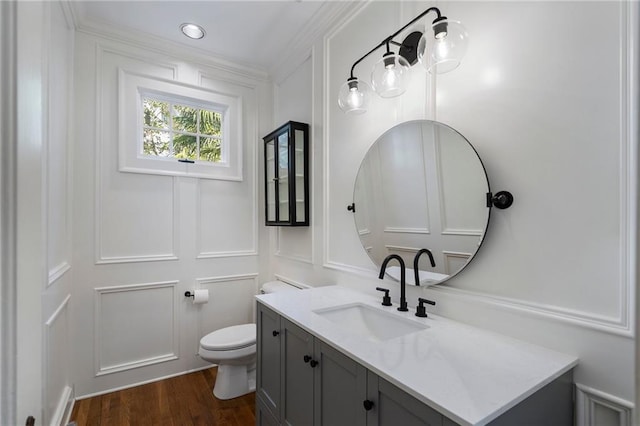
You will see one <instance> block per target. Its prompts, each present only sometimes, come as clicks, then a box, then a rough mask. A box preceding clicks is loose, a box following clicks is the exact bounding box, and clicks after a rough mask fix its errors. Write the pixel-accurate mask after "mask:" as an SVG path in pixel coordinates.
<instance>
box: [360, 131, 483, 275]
mask: <svg viewBox="0 0 640 426" xmlns="http://www.w3.org/2000/svg"><path fill="white" fill-rule="evenodd" d="M489 192H490V190H489V181H488V179H487V174H486V172H485V169H484V166H483V165H482V161H481V160H480V157H479V156H478V153H477V152H476V150H475V149H474V148H473V146H471V144H470V143H469V141H467V139H465V137H464V136H462V135H461V134H460V133H458V132H457V131H455V130H454V129H452V128H451V127H449V126H447V125H445V124H442V123H438V122H436V121H429V120H420V121H410V122H406V123H402V124H399V125H397V126H395V127H393V128H391V129H390V130H388V131H387V132H386V133H384V134H383V135H382V136H380V138H379V139H378V140H377V141H376V142H375V143H374V144H373V145H372V146H371V148H370V149H369V151H368V152H367V154H366V155H365V157H364V159H363V160H362V164H361V165H360V170H359V171H358V176H357V177H356V183H355V190H354V195H353V200H354V206H352V207H353V209H354V210H355V211H354V218H355V224H356V229H357V231H358V235H359V237H360V241H361V242H362V246H363V247H364V249H365V250H366V251H367V253H368V254H369V257H370V258H371V259H372V260H373V262H374V263H375V264H376V265H377V266H378V267H380V265H381V264H382V262H383V261H384V259H385V257H387V256H388V255H390V254H397V255H399V256H400V257H402V259H403V260H404V262H405V265H406V268H407V270H406V283H407V284H412V285H413V284H416V283H415V281H416V280H415V278H414V277H415V270H414V260H415V258H416V255H417V254H418V253H420V254H421V255H420V256H418V268H417V270H418V273H419V278H418V281H419V282H418V285H423V286H424V285H432V284H439V283H443V282H444V281H446V280H447V279H449V278H450V277H452V276H454V275H455V274H457V273H458V272H460V271H461V270H462V269H463V268H464V267H465V266H466V265H467V264H468V263H469V262H470V261H471V259H472V258H473V256H474V255H475V254H476V252H477V251H478V249H479V248H480V244H481V243H482V240H483V238H484V234H485V231H486V229H487V225H488V224H489V213H490V211H491V208H490V207H487V193H489ZM422 249H427V251H425V250H422ZM429 254H431V255H432V256H429ZM432 260H433V261H432ZM432 265H433V266H432ZM386 271H387V275H388V276H391V277H392V278H395V279H397V280H399V278H400V267H399V266H397V264H395V263H392V264H390V265H389V266H388V267H387V270H386Z"/></svg>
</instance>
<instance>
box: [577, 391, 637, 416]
mask: <svg viewBox="0 0 640 426" xmlns="http://www.w3.org/2000/svg"><path fill="white" fill-rule="evenodd" d="M632 410H633V404H632V403H630V402H628V401H625V400H623V399H620V398H618V397H615V396H613V395H610V394H608V393H606V392H602V391H599V390H597V389H593V388H591V387H589V386H584V385H582V384H580V383H576V425H577V426H631V425H632V420H633V417H632Z"/></svg>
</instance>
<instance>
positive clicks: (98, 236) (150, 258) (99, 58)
mask: <svg viewBox="0 0 640 426" xmlns="http://www.w3.org/2000/svg"><path fill="white" fill-rule="evenodd" d="M95 49H96V50H95V52H96V53H95V55H96V56H95V74H96V89H95V90H96V92H95V93H96V104H95V108H96V115H95V123H96V126H95V127H96V128H95V131H96V134H95V140H96V149H95V156H94V159H93V161H94V170H95V201H94V203H95V212H94V232H95V249H94V250H95V264H96V265H100V264H113V263H137V262H157V261H166V260H177V259H178V254H177V248H176V242H177V240H178V223H179V217H178V212H179V210H178V207H179V205H178V200H179V194H178V185H177V182H176V179H175V178H174V179H173V200H172V204H173V221H172V227H173V229H172V230H171V232H172V244H171V246H172V250H171V253H164V254H159V255H129V256H105V255H103V254H102V195H103V194H102V176H101V174H102V162H101V159H102V158H104V150H103V146H104V140H103V139H104V131H105V130H104V126H105V124H104V120H103V118H102V114H103V98H102V84H103V78H102V75H103V57H104V55H105V54H107V53H111V54H115V55H118V56H122V57H125V58H130V59H135V60H138V61H142V62H144V61H145V58H144V57H136V56H133V55H131V53H127V52H122V51H120V50H118V49H115V48H113V47H108V46H104V45H103V44H101V43H100V42H96V44H95ZM148 63H149V64H152V65H155V66H163V67H165V68H169V69H170V70H171V71H172V72H173V78H174V79H175V78H177V66H176V65H175V64H158V63H156V62H148ZM114 89H116V90H117V88H114ZM109 124H112V123H109ZM116 133H117V132H116Z"/></svg>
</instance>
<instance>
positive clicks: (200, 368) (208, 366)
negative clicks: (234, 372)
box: [76, 364, 216, 400]
mask: <svg viewBox="0 0 640 426" xmlns="http://www.w3.org/2000/svg"><path fill="white" fill-rule="evenodd" d="M215 366H216V364H209V365H205V366H204V367H198V368H194V369H191V370H187V371H181V372H180V373H175V374H169V375H166V376H162V377H156V378H153V379H150V380H144V381H142V382H136V383H131V384H129V385H124V386H118V387H116V388H112V389H106V390H103V391H99V392H94V393H89V394H86V395H82V396H79V397H77V398H76V400H81V399H87V398H93V397H94V396H100V395H105V394H108V393H111V392H117V391H121V390H125V389H130V388H135V387H136V386H142V385H146V384H149V383H153V382H159V381H160V380H164V379H170V378H172V377H177V376H182V375H184V374H189V373H195V372H196V371H201V370H206V369H209V368H211V367H215Z"/></svg>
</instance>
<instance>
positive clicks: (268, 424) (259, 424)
mask: <svg viewBox="0 0 640 426" xmlns="http://www.w3.org/2000/svg"><path fill="white" fill-rule="evenodd" d="M278 425H279V423H278V421H277V420H276V418H275V416H274V415H273V414H272V413H271V411H270V410H269V409H268V408H267V406H266V404H265V403H264V402H263V401H262V398H260V397H258V398H256V426H278Z"/></svg>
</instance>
